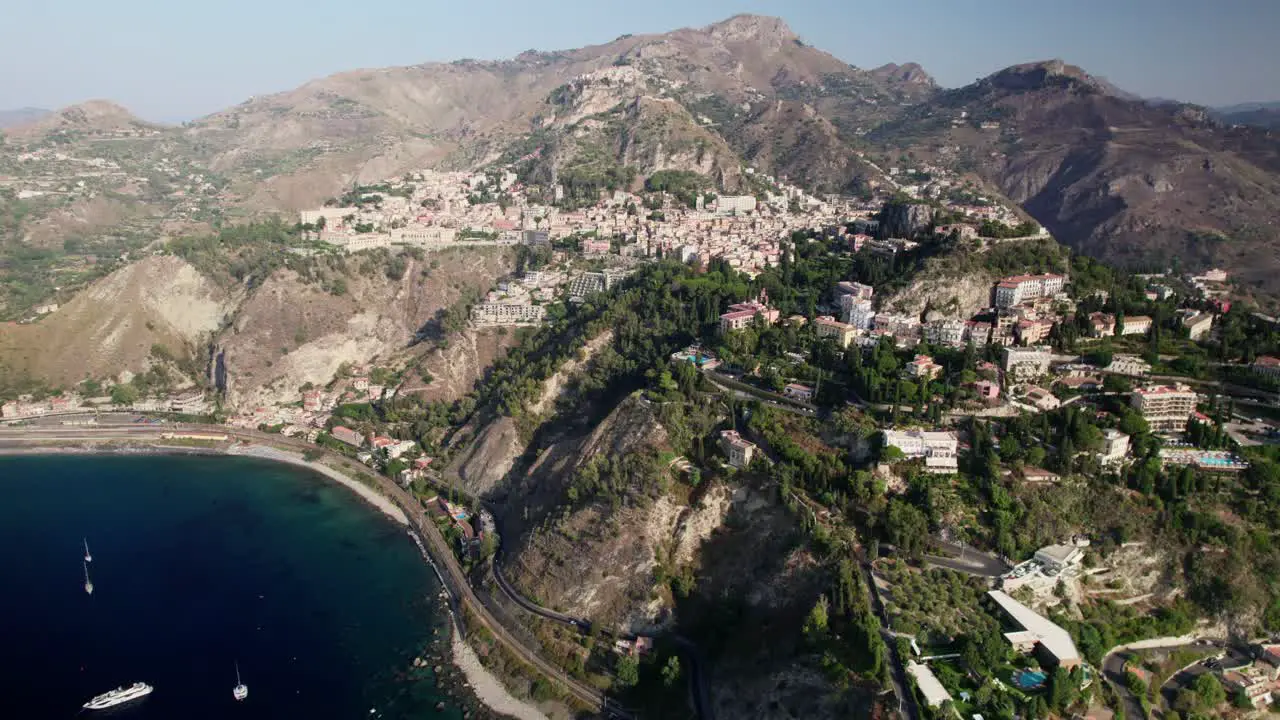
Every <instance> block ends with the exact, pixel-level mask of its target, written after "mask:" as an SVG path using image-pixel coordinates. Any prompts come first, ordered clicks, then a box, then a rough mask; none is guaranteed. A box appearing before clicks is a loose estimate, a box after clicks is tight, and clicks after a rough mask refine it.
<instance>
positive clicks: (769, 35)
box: [703, 14, 800, 47]
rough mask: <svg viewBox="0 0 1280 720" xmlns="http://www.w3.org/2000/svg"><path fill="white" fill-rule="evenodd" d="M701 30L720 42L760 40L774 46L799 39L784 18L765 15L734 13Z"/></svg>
mask: <svg viewBox="0 0 1280 720" xmlns="http://www.w3.org/2000/svg"><path fill="white" fill-rule="evenodd" d="M703 32H706V33H707V34H708V35H710V36H711V37H713V38H716V39H717V40H720V41H722V42H761V43H764V44H767V45H772V46H775V47H777V46H781V45H783V44H784V43H788V42H795V41H797V40H799V39H800V38H799V36H798V35H796V34H795V32H794V31H792V29H791V27H790V26H789V25H787V23H786V21H785V20H783V19H782V18H776V17H769V16H767V15H747V14H743V15H734V16H733V17H731V18H729V19H728V20H722V21H720V22H718V23H713V24H711V25H708V26H707V27H705V28H703Z"/></svg>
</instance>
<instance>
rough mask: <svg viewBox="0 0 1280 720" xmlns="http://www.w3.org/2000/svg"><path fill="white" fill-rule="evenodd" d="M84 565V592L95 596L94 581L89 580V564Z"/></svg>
mask: <svg viewBox="0 0 1280 720" xmlns="http://www.w3.org/2000/svg"><path fill="white" fill-rule="evenodd" d="M83 565H84V591H85V592H86V593H88V594H90V595H92V594H93V581H92V580H90V579H89V563H83Z"/></svg>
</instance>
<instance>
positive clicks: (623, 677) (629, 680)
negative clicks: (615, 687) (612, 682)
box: [614, 655, 640, 687]
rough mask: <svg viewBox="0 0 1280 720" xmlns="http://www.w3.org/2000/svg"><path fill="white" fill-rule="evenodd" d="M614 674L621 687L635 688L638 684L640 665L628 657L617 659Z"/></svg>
mask: <svg viewBox="0 0 1280 720" xmlns="http://www.w3.org/2000/svg"><path fill="white" fill-rule="evenodd" d="M614 672H615V674H616V675H617V678H618V683H619V684H620V685H622V686H623V687H635V686H636V685H637V684H639V683H640V663H639V662H638V661H637V660H636V659H635V658H633V657H631V656H630V655H623V656H622V657H620V658H618V664H617V666H616V668H615V669H614Z"/></svg>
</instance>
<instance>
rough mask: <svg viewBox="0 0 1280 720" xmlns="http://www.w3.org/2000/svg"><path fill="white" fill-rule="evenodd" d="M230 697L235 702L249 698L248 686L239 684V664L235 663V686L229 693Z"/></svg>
mask: <svg viewBox="0 0 1280 720" xmlns="http://www.w3.org/2000/svg"><path fill="white" fill-rule="evenodd" d="M231 696H232V697H234V698H235V699H236V700H244V699H245V698H247V697H249V686H248V685H245V684H244V683H242V682H240V663H239V661H237V662H236V686H235V688H234V689H232V691H231Z"/></svg>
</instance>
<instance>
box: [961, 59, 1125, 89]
mask: <svg viewBox="0 0 1280 720" xmlns="http://www.w3.org/2000/svg"><path fill="white" fill-rule="evenodd" d="M986 82H987V83H988V84H990V85H993V86H995V87H998V88H1001V89H1004V90H1013V91H1025V90H1040V89H1043V88H1047V87H1060V86H1062V85H1066V84H1079V85H1083V86H1086V87H1093V88H1096V89H1099V90H1101V89H1104V86H1105V85H1108V84H1107V83H1104V82H1102V81H1100V80H1098V79H1097V78H1094V77H1093V76H1092V75H1090V74H1089V73H1087V72H1085V71H1084V70H1082V69H1080V68H1079V67H1076V66H1075V65H1068V64H1067V63H1066V62H1063V61H1062V60H1057V59H1054V60H1041V61H1039V62H1032V63H1024V64H1022V65H1014V66H1012V67H1007V68H1005V69H1004V70H1001V71H999V72H997V73H994V74H992V75H990V76H988V77H987V78H986Z"/></svg>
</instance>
